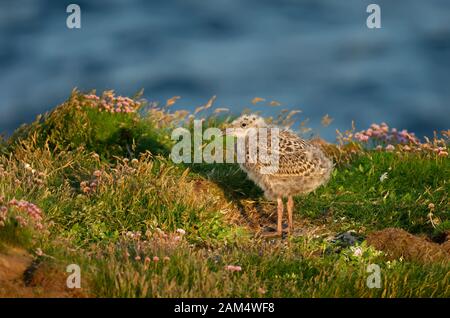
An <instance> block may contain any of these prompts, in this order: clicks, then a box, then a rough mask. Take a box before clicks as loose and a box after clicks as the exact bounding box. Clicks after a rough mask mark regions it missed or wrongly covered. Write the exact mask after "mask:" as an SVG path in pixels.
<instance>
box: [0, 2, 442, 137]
mask: <svg viewBox="0 0 450 318" xmlns="http://www.w3.org/2000/svg"><path fill="white" fill-rule="evenodd" d="M70 3H76V4H78V5H80V7H81V26H82V27H81V29H68V28H67V27H66V18H67V16H68V13H66V6H67V5H68V4H70ZM370 3H377V4H379V5H380V7H381V23H382V28H381V29H368V28H367V26H366V19H367V17H368V15H369V14H368V13H367V12H366V7H367V5H368V4H370ZM74 87H78V88H79V89H81V90H85V91H88V90H91V89H94V88H95V89H97V91H102V90H105V89H114V90H116V91H117V93H118V94H121V95H132V94H134V93H135V92H137V91H139V90H140V89H141V88H143V89H144V90H145V95H144V96H145V97H146V98H147V99H148V100H150V101H160V102H162V103H164V102H165V100H167V99H168V98H171V97H172V96H177V95H179V96H181V97H182V98H181V99H180V100H179V101H178V102H177V104H176V105H175V106H174V108H175V109H177V108H183V109H186V108H187V109H191V110H192V109H194V108H196V107H198V106H199V105H202V104H205V103H206V102H207V101H208V100H209V98H210V97H211V96H213V95H217V101H216V104H215V105H216V106H217V107H228V108H230V109H231V110H232V111H233V112H235V113H240V112H241V111H242V109H244V108H247V107H248V108H251V109H254V110H261V111H263V114H264V115H273V114H275V113H277V112H279V111H280V109H282V108H286V109H289V110H294V109H300V110H302V113H301V114H300V115H298V117H297V118H298V121H299V122H300V121H301V120H304V119H306V118H309V119H310V121H309V125H310V126H312V128H314V130H313V132H314V133H315V134H319V135H321V136H322V137H325V138H326V139H329V140H333V139H334V137H335V129H340V130H345V129H348V128H350V127H351V122H352V120H354V121H355V123H356V126H357V128H360V129H363V128H366V127H367V126H368V125H370V124H371V123H372V122H382V121H385V122H387V123H388V124H390V125H391V126H393V127H394V126H395V127H397V128H406V129H408V130H411V131H414V132H416V133H417V134H418V135H420V136H423V135H432V133H433V131H434V130H441V129H447V128H450V127H449V123H450V1H448V0H427V1H424V0H408V1H406V0H399V1H392V0H391V1H388V0H386V1H379V0H371V1H364V0H345V1H337V0H304V1H300V0H271V1H269V0H151V1H150V0H146V1H144V0H126V1H125V0H124V1H119V0H114V1H111V0H108V1H106V0H94V1H79V0H73V1H71V2H68V1H49V0H46V1H44V0H0V112H1V116H0V132H4V133H6V134H10V133H11V132H12V131H13V130H14V129H15V128H17V127H18V126H19V125H20V124H21V123H24V122H29V121H31V120H32V119H33V118H35V116H36V115H37V114H39V113H41V112H44V111H47V110H50V109H52V108H53V107H54V106H56V105H57V104H59V103H61V102H62V101H64V100H65V99H66V98H67V96H68V95H69V94H70V92H71V90H72V89H73V88H74ZM254 97H261V98H265V99H266V100H267V101H271V100H276V101H278V102H280V103H281V104H282V106H279V107H270V106H266V104H265V103H259V104H257V105H256V106H254V105H252V103H251V100H252V99H253V98H254ZM325 114H329V116H331V117H332V118H334V121H333V122H332V123H331V125H330V126H329V127H327V128H324V127H321V125H320V120H321V118H322V116H324V115H325ZM294 128H295V126H294Z"/></svg>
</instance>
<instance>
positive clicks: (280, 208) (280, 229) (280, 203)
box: [277, 197, 283, 236]
mask: <svg viewBox="0 0 450 318" xmlns="http://www.w3.org/2000/svg"><path fill="white" fill-rule="evenodd" d="M277 203H278V207H277V211H278V220H277V221H278V224H277V234H278V235H280V236H282V235H283V226H282V222H283V199H282V198H281V197H278V198H277Z"/></svg>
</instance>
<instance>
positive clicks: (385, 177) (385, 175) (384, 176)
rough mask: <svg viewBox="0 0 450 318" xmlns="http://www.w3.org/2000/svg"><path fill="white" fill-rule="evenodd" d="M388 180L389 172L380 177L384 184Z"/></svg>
mask: <svg viewBox="0 0 450 318" xmlns="http://www.w3.org/2000/svg"><path fill="white" fill-rule="evenodd" d="M387 178H388V173H387V172H385V173H383V174H382V175H381V177H380V182H383V181H384V180H386V179H387Z"/></svg>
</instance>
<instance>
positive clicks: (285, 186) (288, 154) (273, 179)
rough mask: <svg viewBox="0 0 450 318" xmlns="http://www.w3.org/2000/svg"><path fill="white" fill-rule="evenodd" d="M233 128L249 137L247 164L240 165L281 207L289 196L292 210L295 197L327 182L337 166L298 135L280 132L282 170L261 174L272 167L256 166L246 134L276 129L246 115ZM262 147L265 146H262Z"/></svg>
mask: <svg viewBox="0 0 450 318" xmlns="http://www.w3.org/2000/svg"><path fill="white" fill-rule="evenodd" d="M232 127H233V128H239V129H241V130H243V135H241V136H240V137H244V136H245V138H246V162H245V163H242V164H240V166H241V168H242V169H243V170H244V171H245V172H246V173H247V175H248V177H249V178H250V179H251V180H252V181H253V182H255V183H256V184H257V185H258V186H259V187H260V188H261V189H262V190H263V191H264V195H265V196H266V197H267V198H268V199H270V200H275V199H278V204H280V200H281V198H282V197H288V198H289V202H291V203H290V204H291V205H292V207H291V208H293V201H292V196H295V195H305V194H308V193H310V192H312V191H314V190H315V189H316V188H318V187H319V186H321V185H323V184H325V183H327V182H328V180H329V179H330V176H331V172H332V170H333V163H332V161H331V160H330V159H329V158H328V157H327V156H326V155H325V154H324V152H323V151H322V149H320V148H319V147H318V146H316V145H313V144H311V143H309V142H308V141H306V140H303V139H302V138H300V137H299V136H297V135H296V134H295V133H294V132H292V131H290V130H282V129H280V130H279V139H278V140H279V147H278V151H279V153H278V155H279V159H278V169H277V170H276V171H275V172H273V173H270V174H263V173H261V168H262V167H264V166H269V163H263V162H261V161H259V160H256V162H253V163H252V162H249V161H250V160H249V157H250V155H249V147H248V138H249V137H248V136H247V135H246V133H245V131H247V130H249V128H265V127H266V128H271V127H273V126H269V125H267V124H266V123H265V121H264V119H263V118H261V117H259V116H257V115H244V116H241V117H240V118H238V119H236V120H235V121H234V122H233V123H232ZM267 131H268V137H267V140H268V142H267V148H266V151H267V152H268V154H269V155H270V154H271V143H270V140H271V138H272V137H271V135H270V129H268V130H267ZM258 147H261V145H259V146H258ZM258 151H259V149H258ZM281 204H282V201H281ZM288 210H289V203H288ZM291 212H292V211H290V214H291ZM279 215H280V211H279ZM281 215H282V207H281ZM290 218H291V216H290ZM290 223H291V221H290ZM279 230H280V225H279Z"/></svg>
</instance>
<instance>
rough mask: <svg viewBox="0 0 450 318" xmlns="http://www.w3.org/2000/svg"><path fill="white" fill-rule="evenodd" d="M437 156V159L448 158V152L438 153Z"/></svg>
mask: <svg viewBox="0 0 450 318" xmlns="http://www.w3.org/2000/svg"><path fill="white" fill-rule="evenodd" d="M438 156H439V157H447V156H448V152H447V151H442V150H441V151H439V153H438Z"/></svg>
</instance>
